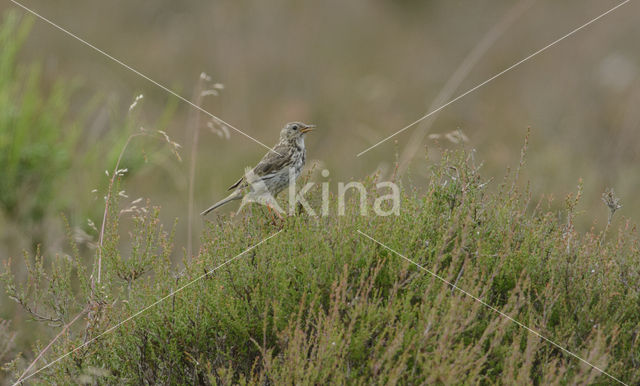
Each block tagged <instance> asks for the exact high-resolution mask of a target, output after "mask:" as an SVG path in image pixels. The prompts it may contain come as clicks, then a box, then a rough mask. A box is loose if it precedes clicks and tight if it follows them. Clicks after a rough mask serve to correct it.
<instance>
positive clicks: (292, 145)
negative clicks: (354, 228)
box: [202, 122, 315, 216]
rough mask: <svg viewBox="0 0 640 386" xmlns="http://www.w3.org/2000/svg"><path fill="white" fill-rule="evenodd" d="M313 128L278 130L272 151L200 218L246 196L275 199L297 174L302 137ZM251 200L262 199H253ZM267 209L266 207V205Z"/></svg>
mask: <svg viewBox="0 0 640 386" xmlns="http://www.w3.org/2000/svg"><path fill="white" fill-rule="evenodd" d="M314 127H315V126H313V125H307V124H304V123H300V122H292V123H288V124H287V125H286V126H285V127H284V128H283V129H282V130H281V131H280V142H278V144H277V145H276V146H275V147H274V148H273V150H275V152H274V151H269V152H268V153H267V154H265V156H264V157H262V160H260V162H259V163H258V165H256V167H255V168H253V169H251V170H250V171H248V172H247V173H245V175H244V176H242V177H241V178H240V179H239V180H238V181H237V182H236V183H235V184H233V185H231V186H230V187H229V189H228V190H232V189H233V192H232V193H231V194H230V195H228V196H227V197H226V198H225V199H223V200H221V201H218V202H216V203H215V204H213V205H212V206H211V207H210V208H209V209H207V210H205V211H204V212H202V215H203V216H204V215H206V214H207V213H209V212H211V211H212V210H214V209H216V208H218V207H220V206H222V205H224V204H226V203H228V202H230V201H233V200H239V199H241V198H245V197H246V196H264V195H270V196H269V197H271V198H273V197H275V196H276V195H277V194H278V193H280V192H281V191H282V190H283V189H284V188H286V187H287V186H289V182H290V178H291V177H293V178H294V180H295V179H296V178H298V176H299V175H300V172H301V171H302V167H303V166H304V163H305V161H306V157H307V150H306V149H305V147H304V136H305V134H306V133H308V132H310V131H312V130H313V128H314ZM267 193H268V194H267ZM255 201H262V200H259V199H256V200H255ZM267 206H268V207H269V208H270V206H269V204H268V203H267ZM270 209H271V208H270ZM276 213H277V212H276ZM278 215H279V214H278Z"/></svg>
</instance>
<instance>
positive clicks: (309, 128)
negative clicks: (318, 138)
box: [300, 125, 316, 134]
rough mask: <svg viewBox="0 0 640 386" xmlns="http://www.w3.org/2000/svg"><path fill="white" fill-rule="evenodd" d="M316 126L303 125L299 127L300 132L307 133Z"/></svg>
mask: <svg viewBox="0 0 640 386" xmlns="http://www.w3.org/2000/svg"><path fill="white" fill-rule="evenodd" d="M315 128H316V125H309V126H305V127H304V128H302V129H300V132H301V133H302V134H304V133H308V132H310V131H313V130H314V129H315Z"/></svg>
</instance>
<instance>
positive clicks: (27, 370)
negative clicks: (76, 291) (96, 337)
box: [15, 304, 89, 383]
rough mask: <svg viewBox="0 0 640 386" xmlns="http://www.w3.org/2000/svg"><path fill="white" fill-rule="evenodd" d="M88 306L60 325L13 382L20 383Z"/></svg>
mask: <svg viewBox="0 0 640 386" xmlns="http://www.w3.org/2000/svg"><path fill="white" fill-rule="evenodd" d="M88 308H89V305H88V304H87V305H86V306H85V307H84V309H83V310H82V311H80V313H79V314H78V315H76V316H75V317H74V318H73V319H71V321H70V322H69V323H67V324H65V325H64V327H62V330H61V331H60V332H59V333H58V335H56V336H55V338H53V340H52V341H51V342H49V344H48V345H46V347H45V348H44V349H42V350H41V351H40V353H39V354H38V356H36V358H35V359H34V360H33V362H31V364H30V365H29V367H27V369H26V370H25V371H24V372H23V373H22V375H20V377H19V378H18V380H17V381H16V382H15V383H20V382H21V381H22V379H23V378H24V377H25V375H27V373H28V372H29V370H31V368H32V367H33V366H34V365H35V364H36V363H37V362H38V361H39V360H40V358H42V356H43V355H44V353H46V352H47V350H49V348H51V346H53V344H54V343H55V342H56V341H57V340H58V338H59V337H60V336H62V334H64V333H65V332H66V331H67V330H68V329H69V327H71V325H72V324H73V323H75V322H76V320H78V319H79V318H80V317H81V316H82V315H83V314H85V313H86V312H87V309H88Z"/></svg>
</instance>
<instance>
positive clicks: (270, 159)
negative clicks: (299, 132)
mask: <svg viewBox="0 0 640 386" xmlns="http://www.w3.org/2000/svg"><path fill="white" fill-rule="evenodd" d="M273 150H275V151H276V152H277V153H276V152H273V151H270V152H268V153H267V154H265V155H264V157H262V159H261V160H260V162H258V164H257V165H256V167H255V168H253V172H254V173H255V175H256V176H258V177H264V176H267V175H269V174H272V173H274V172H276V171H278V170H281V169H283V168H285V167H287V166H288V164H289V163H290V162H291V155H290V154H289V150H290V149H289V146H288V145H286V144H282V143H279V144H277V145H276V147H274V148H273Z"/></svg>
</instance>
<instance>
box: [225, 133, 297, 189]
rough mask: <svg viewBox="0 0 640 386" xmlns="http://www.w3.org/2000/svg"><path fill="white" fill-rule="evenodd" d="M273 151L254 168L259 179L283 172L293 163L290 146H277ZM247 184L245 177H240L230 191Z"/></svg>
mask: <svg viewBox="0 0 640 386" xmlns="http://www.w3.org/2000/svg"><path fill="white" fill-rule="evenodd" d="M273 150H275V151H276V152H273V151H269V152H268V153H267V154H265V155H264V157H262V159H261V160H260V162H258V164H257V165H256V167H255V168H253V170H252V171H253V173H254V174H255V175H256V176H258V177H264V176H267V175H269V174H273V173H274V172H276V171H278V170H281V169H282V168H285V167H287V165H288V164H289V163H290V162H291V157H290V155H289V150H288V146H287V145H286V144H282V143H279V144H277V145H276V146H275V147H274V148H273ZM244 182H245V178H244V176H242V177H240V179H239V180H238V181H236V183H234V184H233V185H231V186H230V187H229V189H228V190H233V189H236V188H238V187H239V186H241V185H242V184H243V183H244Z"/></svg>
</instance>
